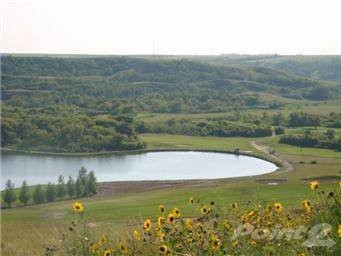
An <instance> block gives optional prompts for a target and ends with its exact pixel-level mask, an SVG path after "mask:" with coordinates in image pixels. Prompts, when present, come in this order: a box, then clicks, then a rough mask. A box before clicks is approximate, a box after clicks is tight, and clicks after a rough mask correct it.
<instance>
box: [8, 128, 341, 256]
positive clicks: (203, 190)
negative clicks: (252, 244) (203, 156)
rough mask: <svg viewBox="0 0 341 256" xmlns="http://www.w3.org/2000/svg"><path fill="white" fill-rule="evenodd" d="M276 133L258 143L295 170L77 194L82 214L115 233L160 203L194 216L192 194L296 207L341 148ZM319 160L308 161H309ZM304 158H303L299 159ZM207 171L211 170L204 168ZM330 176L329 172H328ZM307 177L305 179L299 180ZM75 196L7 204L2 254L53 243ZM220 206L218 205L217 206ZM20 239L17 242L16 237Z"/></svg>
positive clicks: (191, 142) (225, 202)
mask: <svg viewBox="0 0 341 256" xmlns="http://www.w3.org/2000/svg"><path fill="white" fill-rule="evenodd" d="M141 138H142V139H143V140H144V141H146V142H147V143H148V147H149V148H150V149H156V148H157V149H160V148H163V149H172V148H174V149H210V150H214V149H215V150H233V149H235V148H240V149H241V150H244V151H249V152H250V151H252V152H253V153H254V154H259V155H264V153H262V152H259V151H257V150H256V149H255V148H254V147H253V146H251V145H250V141H252V140H254V139H252V138H215V137H191V136H178V135H162V134H161V135H159V134H158V135H156V134H144V135H142V136H141ZM277 140H278V138H277V137H269V138H261V139H256V142H257V143H259V144H262V145H267V146H269V147H270V148H274V149H275V150H276V152H277V155H278V156H279V157H280V158H282V159H286V160H288V161H289V162H290V163H291V164H292V165H293V166H294V170H293V171H290V172H284V171H281V170H279V171H277V172H274V173H271V174H266V175H261V176H257V177H248V178H240V179H222V180H212V181H203V182H202V184H201V185H200V186H190V183H188V185H186V186H184V187H182V188H167V189H161V190H157V191H156V190H154V191H147V192H139V193H124V194H118V195H111V196H109V195H104V196H96V197H93V198H86V199H81V202H82V203H83V204H84V205H85V215H84V218H86V219H87V220H88V222H89V223H91V227H92V228H93V230H94V232H95V233H96V232H98V233H102V232H107V231H108V233H109V234H110V233H111V234H113V235H115V234H117V233H118V232H120V231H123V235H124V233H125V231H126V230H127V225H132V224H137V223H140V222H141V219H142V218H145V217H152V218H155V217H156V216H157V214H158V206H159V204H164V205H165V206H166V208H167V207H168V209H169V208H173V207H178V208H180V209H181V211H182V216H186V215H187V216H191V215H193V210H191V208H190V206H189V205H188V198H189V197H190V196H195V197H198V198H200V199H201V200H202V201H206V202H208V203H209V202H211V201H214V202H215V205H217V207H218V211H220V212H224V211H226V209H227V208H228V207H229V206H230V204H231V203H234V202H238V203H239V204H240V207H243V205H244V204H246V203H247V202H249V201H250V202H251V204H257V202H259V201H280V202H281V203H282V204H283V206H284V207H286V208H294V207H299V203H300V201H301V200H302V199H305V198H310V197H311V196H312V193H311V191H310V190H309V188H308V185H307V184H308V180H309V179H310V178H311V179H312V178H317V179H321V180H320V182H321V186H322V188H323V189H325V190H326V191H328V189H329V187H330V186H331V184H332V183H335V182H336V181H337V180H338V177H339V176H340V171H341V153H340V152H335V151H332V150H324V149H316V150H315V149H307V148H303V149H301V148H299V147H293V146H287V145H281V144H278V143H277ZM312 160H315V161H317V163H316V164H311V163H310V161H312ZM302 161H304V162H305V163H302ZM207 171H209V170H207ZM327 176H330V177H327ZM277 179H284V180H285V182H284V183H279V184H277V185H268V184H267V183H266V182H265V183H264V182H263V183H262V182H258V181H257V180H263V181H264V180H273V181H276V180H277ZM303 179H307V180H303ZM73 202H74V200H70V201H61V202H55V203H48V204H41V205H32V206H28V207H21V208H14V209H5V210H2V212H1V218H2V220H1V221H2V223H1V232H2V244H1V248H2V255H42V253H43V251H44V247H45V246H48V245H49V244H51V243H56V242H57V241H58V239H60V235H61V234H62V233H63V232H68V224H69V223H70V221H71V220H72V218H73V214H72V212H71V204H72V203H73ZM219 207H220V208H219ZM19 241H20V242H19Z"/></svg>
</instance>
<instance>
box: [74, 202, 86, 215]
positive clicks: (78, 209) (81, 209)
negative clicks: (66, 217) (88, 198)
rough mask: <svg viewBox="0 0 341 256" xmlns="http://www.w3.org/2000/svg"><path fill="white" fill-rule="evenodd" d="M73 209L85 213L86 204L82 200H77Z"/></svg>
mask: <svg viewBox="0 0 341 256" xmlns="http://www.w3.org/2000/svg"><path fill="white" fill-rule="evenodd" d="M72 207H73V211H74V212H76V213H83V212H84V206H83V205H82V204H81V203H80V202H75V203H74V204H73V205H72Z"/></svg>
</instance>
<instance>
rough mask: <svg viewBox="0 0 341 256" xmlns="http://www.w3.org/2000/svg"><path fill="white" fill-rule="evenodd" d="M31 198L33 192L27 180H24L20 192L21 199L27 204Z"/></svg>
mask: <svg viewBox="0 0 341 256" xmlns="http://www.w3.org/2000/svg"><path fill="white" fill-rule="evenodd" d="M30 199H31V194H30V193H29V189H28V186H27V182H26V181H25V180H24V181H23V183H22V185H21V189H20V193H19V200H20V202H22V203H23V204H24V205H25V206H26V205H27V204H28V201H29V200H30Z"/></svg>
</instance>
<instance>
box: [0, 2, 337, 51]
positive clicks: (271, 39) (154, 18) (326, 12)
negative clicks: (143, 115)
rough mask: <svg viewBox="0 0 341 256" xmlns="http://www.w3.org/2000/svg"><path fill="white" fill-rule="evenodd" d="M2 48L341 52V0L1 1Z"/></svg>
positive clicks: (5, 49)
mask: <svg viewBox="0 0 341 256" xmlns="http://www.w3.org/2000/svg"><path fill="white" fill-rule="evenodd" d="M0 1H1V10H0V15H1V16H0V27H1V34H0V36H1V41H0V47H1V52H3V53H58V54H117V55H122V54H176V55H180V54H181V55H187V54H188V55H208V54H228V53H238V54H273V53H277V54H314V55H318V54H319V55H320V54H321V55H322V54H341V32H340V31H341V1H340V0H108V1H105V0H94V1H90V0H44V1H29V0H0Z"/></svg>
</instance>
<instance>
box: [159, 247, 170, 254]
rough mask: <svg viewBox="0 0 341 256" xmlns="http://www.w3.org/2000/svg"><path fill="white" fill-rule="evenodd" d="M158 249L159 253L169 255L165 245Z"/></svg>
mask: <svg viewBox="0 0 341 256" xmlns="http://www.w3.org/2000/svg"><path fill="white" fill-rule="evenodd" d="M159 249H160V252H161V253H162V254H164V255H167V254H170V250H169V249H168V247H167V246H166V245H161V246H160V248H159Z"/></svg>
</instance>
